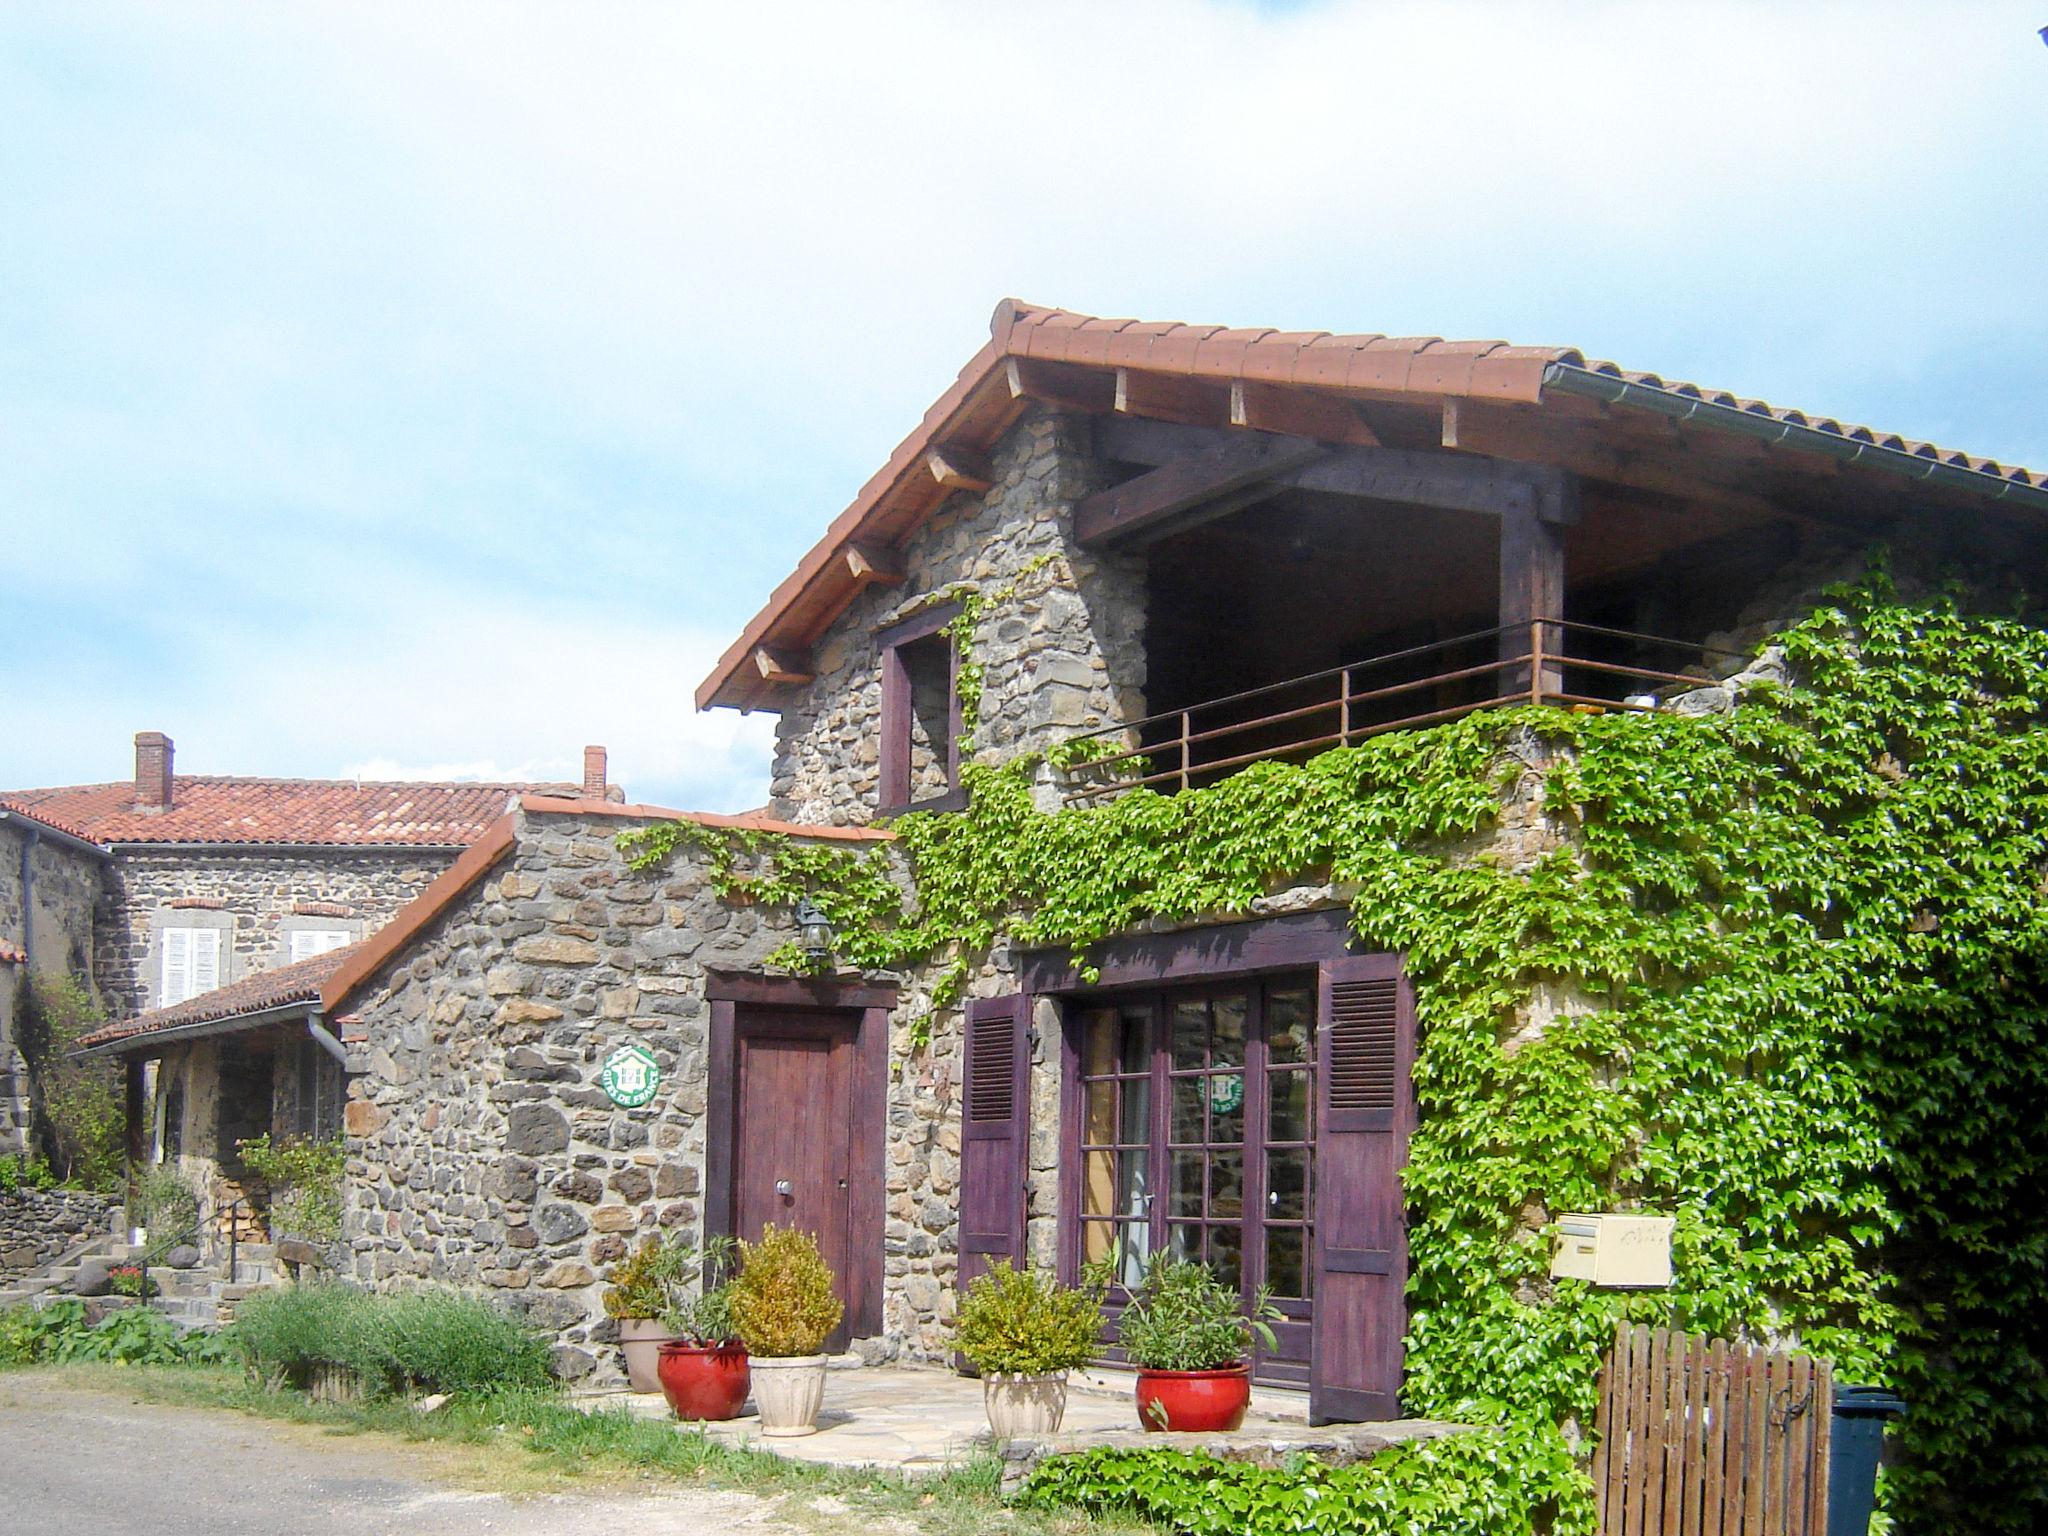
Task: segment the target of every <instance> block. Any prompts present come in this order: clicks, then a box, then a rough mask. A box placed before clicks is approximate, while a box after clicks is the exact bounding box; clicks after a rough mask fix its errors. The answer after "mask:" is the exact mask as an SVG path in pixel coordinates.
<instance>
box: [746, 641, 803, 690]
mask: <svg viewBox="0 0 2048 1536" xmlns="http://www.w3.org/2000/svg"><path fill="white" fill-rule="evenodd" d="M754 670H755V671H756V672H758V673H760V675H761V681H762V682H764V683H766V684H767V685H768V686H769V687H771V688H794V687H800V686H801V685H803V684H804V683H808V682H810V681H812V680H813V679H814V678H815V677H816V676H817V675H818V674H817V673H816V672H815V671H814V670H813V669H812V667H811V659H810V657H809V656H806V655H803V654H801V653H799V652H796V651H788V650H778V649H776V648H774V647H771V646H766V645H758V646H756V647H754Z"/></svg>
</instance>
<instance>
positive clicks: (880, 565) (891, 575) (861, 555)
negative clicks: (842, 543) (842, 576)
mask: <svg viewBox="0 0 2048 1536" xmlns="http://www.w3.org/2000/svg"><path fill="white" fill-rule="evenodd" d="M844 558H845V561H846V574H847V575H849V576H851V577H852V578H853V579H854V580H855V581H857V582H859V583H860V584H861V585H862V586H863V587H894V586H899V585H901V584H902V581H903V562H902V561H901V560H900V559H898V558H897V556H896V552H895V551H894V550H891V549H885V548H884V547H883V546H881V545H879V544H868V543H862V542H859V541H856V542H854V543H852V544H849V545H847V546H846V549H845V551H844Z"/></svg>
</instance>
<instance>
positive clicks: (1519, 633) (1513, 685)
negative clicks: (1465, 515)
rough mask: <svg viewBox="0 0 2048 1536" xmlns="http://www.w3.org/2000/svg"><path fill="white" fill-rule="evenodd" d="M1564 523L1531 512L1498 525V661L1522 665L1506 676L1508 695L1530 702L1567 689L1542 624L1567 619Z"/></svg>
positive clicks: (1553, 646) (1504, 686)
mask: <svg viewBox="0 0 2048 1536" xmlns="http://www.w3.org/2000/svg"><path fill="white" fill-rule="evenodd" d="M1564 532H1565V530H1564V525H1563V524H1562V523H1557V522H1553V521H1551V520H1550V519H1548V518H1544V517H1540V516H1538V515H1537V514H1536V513H1535V512H1533V511H1528V512H1525V511H1515V512H1511V513H1509V514H1507V515H1505V516H1503V517H1502V518H1501V521H1500V623H1501V637H1500V657H1501V660H1503V661H1524V659H1525V658H1526V664H1525V665H1523V666H1519V667H1514V668H1510V669H1508V670H1507V671H1506V673H1505V674H1504V675H1503V677H1502V689H1501V691H1502V692H1503V693H1504V694H1514V693H1527V694H1528V695H1529V697H1530V699H1531V700H1532V701H1536V700H1540V699H1542V698H1544V697H1546V696H1548V695H1552V694H1558V693H1562V692H1563V691H1564V669H1563V668H1562V667H1560V666H1559V665H1558V664H1557V662H1556V661H1555V660H1554V659H1549V658H1554V657H1555V656H1556V655H1557V651H1558V646H1557V644H1556V643H1549V644H1546V643H1544V641H1543V640H1542V639H1541V638H1539V636H1538V634H1537V630H1538V628H1539V623H1538V621H1539V620H1553V619H1560V618H1562V617H1564Z"/></svg>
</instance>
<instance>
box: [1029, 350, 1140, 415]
mask: <svg viewBox="0 0 2048 1536" xmlns="http://www.w3.org/2000/svg"><path fill="white" fill-rule="evenodd" d="M1003 378H1004V381H1005V383H1006V384H1007V385H1008V387H1009V391H1010V397H1011V398H1012V399H1013V400H1036V401H1037V402H1038V403H1039V404H1040V405H1049V406H1052V407H1053V408H1054V409H1055V410H1062V411H1089V412H1099V411H1111V410H1114V409H1115V408H1116V380H1115V379H1114V378H1113V377H1111V376H1110V375H1109V374H1107V373H1105V372H1103V371H1102V370H1101V369H1099V368H1080V367H1076V366H1075V365H1074V364H1072V363H1047V362H1040V361H1039V360H1038V359H1036V358H1030V357H1012V358H1008V359H1006V360H1005V361H1004V363H1003Z"/></svg>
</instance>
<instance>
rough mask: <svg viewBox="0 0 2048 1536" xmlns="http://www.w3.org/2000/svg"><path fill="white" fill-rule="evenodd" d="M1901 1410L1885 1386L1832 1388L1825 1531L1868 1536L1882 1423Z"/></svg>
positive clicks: (1836, 1535)
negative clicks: (1832, 1415)
mask: <svg viewBox="0 0 2048 1536" xmlns="http://www.w3.org/2000/svg"><path fill="white" fill-rule="evenodd" d="M1905 1411H1906V1404H1905V1401H1904V1400H1903V1399H1902V1398H1899V1397H1897V1396H1895V1395H1894V1394H1893V1393H1892V1391H1891V1390H1890V1389H1889V1388H1887V1387H1837V1388H1835V1422H1834V1425H1833V1433H1832V1438H1831V1441H1830V1444H1829V1448H1828V1536H1869V1532H1870V1512H1871V1509H1872V1507H1873V1506H1874V1505H1875V1503H1876V1500H1877V1463H1878V1458H1879V1457H1880V1456H1881V1455H1883V1453H1884V1432H1885V1427H1886V1426H1887V1425H1889V1424H1890V1423H1891V1421H1892V1420H1893V1419H1895V1418H1897V1417H1898V1416H1899V1415H1900V1414H1902V1413H1904V1412H1905Z"/></svg>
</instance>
